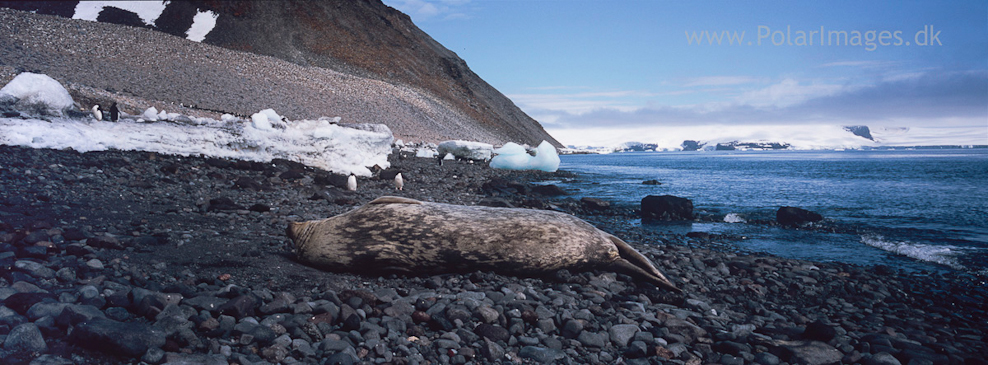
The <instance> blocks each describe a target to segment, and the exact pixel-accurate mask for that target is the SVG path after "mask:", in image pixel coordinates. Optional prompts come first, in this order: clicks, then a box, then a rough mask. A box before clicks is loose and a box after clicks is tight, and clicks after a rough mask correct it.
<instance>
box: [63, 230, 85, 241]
mask: <svg viewBox="0 0 988 365" xmlns="http://www.w3.org/2000/svg"><path fill="white" fill-rule="evenodd" d="M62 237H64V238H65V239H66V240H68V241H82V240H84V239H86V237H87V235H86V232H85V231H83V230H81V229H78V228H66V229H65V230H64V231H63V232H62Z"/></svg>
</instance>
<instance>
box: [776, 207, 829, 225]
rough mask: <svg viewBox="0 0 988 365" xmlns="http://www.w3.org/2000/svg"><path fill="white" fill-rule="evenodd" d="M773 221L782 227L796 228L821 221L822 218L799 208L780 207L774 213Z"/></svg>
mask: <svg viewBox="0 0 988 365" xmlns="http://www.w3.org/2000/svg"><path fill="white" fill-rule="evenodd" d="M775 220H777V221H778V222H779V224H781V225H783V226H789V227H798V226H802V225H805V224H808V223H813V222H819V221H822V220H823V216H822V215H819V214H817V213H814V212H811V211H808V210H805V209H801V208H796V207H782V208H779V211H778V212H776V213H775Z"/></svg>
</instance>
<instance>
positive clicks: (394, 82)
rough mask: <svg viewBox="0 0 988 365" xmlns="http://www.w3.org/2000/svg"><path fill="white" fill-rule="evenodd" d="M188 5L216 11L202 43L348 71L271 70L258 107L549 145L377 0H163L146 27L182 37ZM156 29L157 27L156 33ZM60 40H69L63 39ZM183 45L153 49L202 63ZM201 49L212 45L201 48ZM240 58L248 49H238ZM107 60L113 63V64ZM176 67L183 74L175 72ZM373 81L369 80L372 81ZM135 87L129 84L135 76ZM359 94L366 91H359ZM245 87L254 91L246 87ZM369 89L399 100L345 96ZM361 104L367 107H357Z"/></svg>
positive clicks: (240, 107) (411, 135)
mask: <svg viewBox="0 0 988 365" xmlns="http://www.w3.org/2000/svg"><path fill="white" fill-rule="evenodd" d="M18 4H20V3H18ZM4 5H6V6H11V7H17V6H20V7H21V8H23V7H25V6H24V5H23V4H20V5H17V6H12V5H10V4H9V2H7V4H4V3H3V2H0V6H4ZM32 6H34V7H36V8H41V9H42V11H39V13H47V14H56V15H59V16H66V15H67V13H68V11H67V10H66V9H67V8H69V7H70V6H72V7H73V9H74V5H73V4H72V3H68V4H66V3H62V2H56V3H47V2H38V3H33V4H32ZM110 10H112V15H114V16H113V17H111V16H108V15H106V14H111V13H108V11H110ZM196 11H212V12H214V13H215V14H217V17H216V25H215V27H214V28H212V30H211V31H210V32H209V33H208V34H207V35H206V36H205V39H204V40H203V43H206V44H211V45H216V46H220V47H223V48H226V49H231V50H236V51H240V52H246V53H253V54H259V55H266V56H271V57H275V58H277V59H280V60H284V61H287V62H291V63H293V64H296V65H299V66H301V70H299V71H297V75H296V76H295V78H302V79H305V78H313V77H316V76H310V75H309V74H313V75H319V74H326V73H329V74H334V75H336V76H338V77H337V78H341V77H343V76H350V78H349V79H347V80H344V81H341V80H333V81H328V80H325V79H319V80H312V81H315V83H312V82H310V83H309V84H312V85H309V86H308V87H306V88H303V89H304V90H288V91H286V90H284V89H285V88H286V87H288V86H297V82H293V81H292V80H282V79H281V78H279V77H277V75H275V77H273V79H271V80H269V81H270V85H268V87H266V88H265V89H267V90H269V91H271V92H274V93H277V94H286V95H284V97H282V98H274V100H270V102H269V103H268V104H265V105H262V107H269V106H270V107H274V108H275V109H276V110H278V111H279V112H282V113H283V114H286V115H288V116H289V117H308V118H311V117H316V116H319V115H339V116H342V117H344V120H349V121H354V122H376V123H384V124H387V125H388V126H389V127H391V128H392V130H394V131H395V134H396V135H397V137H398V138H405V139H409V140H427V141H428V140H432V141H435V140H441V139H447V138H460V139H471V140H479V141H484V142H489V143H496V144H500V143H504V142H507V141H518V142H523V143H529V144H537V143H538V142H540V141H541V140H548V141H550V142H551V143H553V144H554V145H557V146H558V145H559V143H558V142H557V141H556V140H555V139H553V138H552V137H551V136H549V135H548V133H546V132H545V130H544V129H542V127H541V126H540V125H539V124H538V122H536V121H535V120H533V119H531V118H530V117H528V116H527V115H526V114H525V113H524V112H522V111H521V110H520V109H519V108H518V107H517V106H515V105H514V104H513V103H512V102H511V100H509V99H508V98H507V97H505V96H504V95H502V94H501V93H500V92H498V91H497V90H496V89H494V88H493V87H491V86H490V85H489V84H487V83H486V82H485V81H483V80H482V79H481V78H480V77H479V76H477V75H476V74H475V73H473V72H472V71H471V70H470V69H469V67H467V65H466V63H465V62H464V61H463V60H462V59H460V58H459V57H457V56H456V54H455V53H453V52H451V51H449V50H448V49H446V48H445V47H443V46H442V45H440V44H439V43H438V42H436V41H435V40H433V39H432V38H431V37H429V36H428V35H427V34H425V33H424V32H422V31H421V30H420V29H418V28H417V27H416V26H415V25H414V24H413V23H412V22H411V19H410V18H409V17H408V16H407V15H405V14H402V13H401V12H399V11H397V10H395V9H392V8H390V7H388V6H386V5H384V4H383V3H381V2H380V1H376V0H372V1H326V2H311V1H287V2H270V1H250V2H227V1H193V2H169V3H168V4H167V6H166V7H165V10H164V12H162V13H161V15H160V17H158V18H157V19H156V21H155V22H154V23H153V24H150V25H147V26H146V27H147V28H152V29H156V30H159V31H161V32H158V33H162V32H167V33H169V34H173V35H178V36H183V35H184V33H185V32H184V30H187V29H188V27H189V25H190V24H191V23H192V21H191V17H192V16H194V15H195V14H196ZM18 14H22V15H20V16H23V17H34V16H35V15H32V14H23V13H18ZM121 14H124V15H126V12H122V11H120V10H119V9H112V8H106V9H105V10H104V11H103V12H101V13H100V19H99V20H100V21H101V22H118V23H127V24H131V25H134V23H135V21H138V20H139V18H137V16H136V15H132V16H130V17H127V16H122V15H121ZM11 16H15V15H11ZM83 23H84V22H83ZM71 24H73V25H72V27H76V29H78V27H89V26H92V24H82V23H80V22H78V21H73V22H72V23H71ZM102 25H106V26H111V27H114V28H98V29H99V30H100V31H106V32H110V33H115V32H125V33H126V32H134V31H139V30H140V28H136V27H121V26H117V25H110V24H102ZM66 26H68V25H66ZM125 29H126V31H125ZM114 35H116V34H109V35H108V34H102V36H104V37H111V38H112V37H113V36H114ZM160 35H161V36H165V35H164V34H160ZM142 37H150V38H156V39H154V40H152V42H154V43H151V44H150V45H149V44H145V46H146V47H149V46H151V45H154V47H157V45H158V43H174V42H175V41H177V40H175V39H174V38H175V37H170V38H172V39H171V40H168V41H164V40H161V39H160V38H161V37H157V36H155V37H151V36H148V35H144V34H142ZM5 38H7V37H5ZM19 38H20V40H19V41H20V42H30V40H26V39H24V37H19ZM11 41H12V40H10V39H4V40H0V42H3V43H8V44H9V43H10V42H11ZM183 42H185V43H192V42H188V41H183ZM63 46H65V47H68V48H73V46H72V45H63ZM88 46H89V47H95V46H96V45H93V44H89V45H88ZM99 46H100V47H105V49H101V50H102V51H104V52H100V53H102V54H105V51H109V52H114V53H117V54H119V52H122V51H125V50H122V49H120V47H123V46H122V45H119V44H107V42H99ZM199 46H202V45H201V44H200V45H199ZM83 47H86V46H83ZM183 47H191V48H196V47H195V46H192V45H184V46H183ZM130 48H133V47H130ZM50 52H52V53H60V52H56V51H54V50H50ZM192 52H193V53H185V54H163V53H161V52H155V53H154V57H182V58H183V59H185V60H197V59H199V61H203V62H189V63H188V66H187V67H200V66H201V65H200V64H202V63H209V62H207V61H208V60H201V59H200V56H198V55H197V53H196V52H205V51H203V50H198V49H196V50H192ZM208 52H215V51H213V50H210V51H208ZM8 56H9V55H8V54H4V55H2V56H0V57H2V58H0V61H2V62H3V63H4V64H6V65H11V66H14V67H20V68H25V69H35V68H38V67H37V66H36V65H32V64H29V63H23V62H22V63H17V62H11V61H12V59H20V58H21V57H19V56H18V57H8ZM242 57H247V58H250V56H246V55H244V56H242ZM34 58H38V57H34ZM62 59H63V60H62V61H63V62H65V61H68V62H71V63H74V64H87V63H90V64H91V63H93V62H95V61H94V60H88V61H87V60H65V59H64V57H62ZM114 66H118V65H116V64H115V65H114ZM282 68H291V67H282ZM39 71H43V70H39ZM214 71H215V70H214ZM233 71H235V72H232V75H230V73H231V72H224V73H227V74H228V75H224V77H227V76H228V77H231V78H232V82H234V83H239V82H242V80H244V79H250V78H252V77H253V76H252V75H251V74H252V73H255V72H264V71H263V70H256V69H250V68H243V67H240V68H239V69H237V68H236V67H235V68H234V70H233ZM332 71H335V72H332ZM151 73H157V74H159V76H157V77H156V78H176V77H178V78H180V77H182V76H188V75H177V76H172V75H170V74H169V73H168V72H167V70H157V71H152V72H151ZM177 73H179V74H182V73H183V72H177ZM185 73H193V74H198V75H196V76H194V77H195V78H198V77H200V76H202V75H205V76H206V77H207V78H210V75H208V73H206V72H196V71H195V70H192V71H188V72H185ZM52 76H56V75H52ZM56 78H57V76H56ZM316 78H318V77H316ZM352 80H359V82H357V83H358V84H361V83H362V85H365V86H366V85H373V86H371V87H370V88H369V89H367V88H361V87H356V88H357V89H361V91H360V93H362V94H364V95H353V93H352V92H349V91H353V90H351V89H354V87H353V86H352V85H351V84H350V81H352ZM190 81H192V80H190ZM211 82H219V83H222V84H229V83H230V82H231V81H229V80H227V81H222V80H215V81H211ZM375 82H377V83H376V84H375ZM317 84H318V85H317ZM319 85H322V86H321V87H320V86H319ZM382 85H383V86H382ZM104 86H105V85H104ZM134 86H135V87H138V86H137V85H134ZM378 86H381V87H382V89H380V90H376V91H371V90H373V89H375V88H376V87H378ZM93 87H96V88H100V89H105V87H100V86H93ZM152 87H154V86H145V88H152ZM320 89H322V90H320ZM115 90H119V88H115ZM398 90H400V91H398ZM302 92H305V93H313V94H314V95H300V93H302ZM368 93H369V94H370V95H366V94H368ZM142 94H148V93H142ZM153 94H161V93H153ZM248 94H256V93H255V92H251V91H248ZM341 94H348V95H341ZM403 94H414V96H415V97H413V98H411V99H409V97H407V95H405V96H402V95H403ZM289 95H290V96H289ZM139 96H144V95H139ZM251 96H252V97H251V99H258V97H259V99H261V100H263V99H264V97H263V96H260V95H251ZM160 97H161V96H160V95H158V96H155V97H150V99H155V98H160ZM374 98H385V99H389V98H390V99H395V98H397V99H401V102H398V103H397V104H401V105H397V106H396V105H392V106H391V107H390V108H389V109H381V108H380V106H374V105H373V104H375V103H376V102H374V101H371V102H370V103H369V104H372V105H369V106H368V107H363V108H362V107H358V106H354V105H353V103H361V102H362V101H361V99H374ZM178 99H179V97H178V96H176V95H171V97H170V98H169V99H156V100H165V101H168V102H177V101H178ZM182 99H183V100H184V101H178V102H183V103H186V104H196V105H200V106H204V105H206V104H209V105H214V106H215V107H210V109H217V110H223V111H230V112H236V113H240V114H249V113H252V112H255V111H256V110H257V106H256V104H257V102H234V103H229V101H219V100H210V98H209V97H204V98H201V99H195V100H188V99H189V98H188V97H182ZM289 99H290V101H289ZM295 99H298V100H295ZM309 99H322V100H309ZM412 99H414V100H412ZM278 103H284V104H289V105H286V106H281V105H277V104H278ZM368 108H373V109H374V110H363V111H357V110H356V109H368Z"/></svg>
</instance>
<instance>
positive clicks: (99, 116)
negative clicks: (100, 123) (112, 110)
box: [93, 104, 103, 120]
mask: <svg viewBox="0 0 988 365" xmlns="http://www.w3.org/2000/svg"><path fill="white" fill-rule="evenodd" d="M93 118H96V120H103V108H100V106H99V104H96V105H93Z"/></svg>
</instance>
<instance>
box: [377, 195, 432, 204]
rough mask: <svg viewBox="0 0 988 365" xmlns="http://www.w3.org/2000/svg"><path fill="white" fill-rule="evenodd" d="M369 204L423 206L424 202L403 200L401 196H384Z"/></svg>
mask: <svg viewBox="0 0 988 365" xmlns="http://www.w3.org/2000/svg"><path fill="white" fill-rule="evenodd" d="M367 204H422V202H420V201H418V200H415V199H411V198H402V197H400V196H382V197H380V198H377V199H374V200H373V201H371V202H370V203H367Z"/></svg>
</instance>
